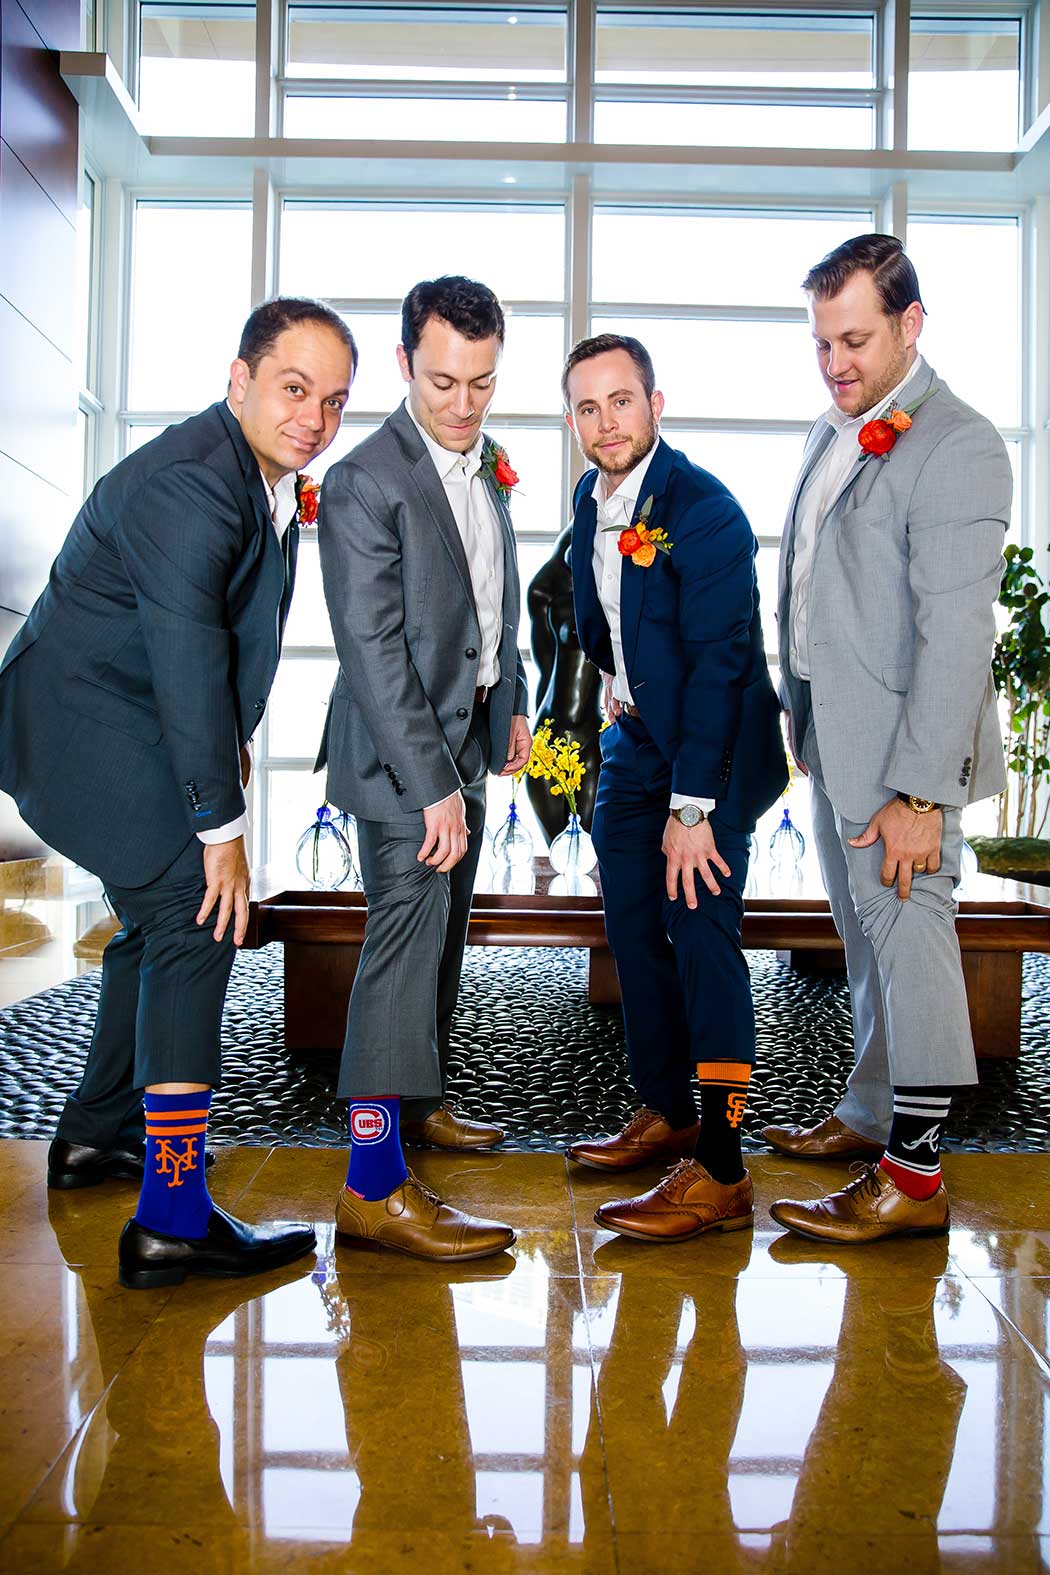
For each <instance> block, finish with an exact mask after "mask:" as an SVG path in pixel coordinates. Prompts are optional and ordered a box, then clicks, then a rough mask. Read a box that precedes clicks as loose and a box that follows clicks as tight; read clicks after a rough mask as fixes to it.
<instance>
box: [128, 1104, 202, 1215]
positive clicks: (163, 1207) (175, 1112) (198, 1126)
mask: <svg viewBox="0 0 1050 1575" xmlns="http://www.w3.org/2000/svg"><path fill="white" fill-rule="evenodd" d="M211 1092H212V1091H211V1089H210V1088H206V1089H205V1090H204V1092H203V1093H197V1094H151V1093H149V1092H148V1091H147V1093H146V1095H145V1097H144V1099H143V1104H144V1105H145V1107H146V1172H145V1175H144V1176H143V1178H142V1192H141V1193H140V1195H139V1206H138V1208H137V1209H136V1210H135V1219H136V1220H137V1221H138V1223H139V1224H140V1225H144V1226H145V1227H146V1229H147V1230H156V1231H160V1232H162V1234H163V1235H165V1236H188V1237H190V1238H192V1239H193V1240H194V1241H196V1240H199V1239H200V1237H202V1236H203V1235H204V1234H205V1232H206V1231H207V1229H208V1221H209V1220H210V1219H211V1211H212V1206H213V1205H212V1201H211V1197H210V1196H209V1194H208V1183H207V1181H206V1180H205V1177H204V1135H205V1133H206V1132H207V1130H208V1111H209V1109H210V1108H211Z"/></svg>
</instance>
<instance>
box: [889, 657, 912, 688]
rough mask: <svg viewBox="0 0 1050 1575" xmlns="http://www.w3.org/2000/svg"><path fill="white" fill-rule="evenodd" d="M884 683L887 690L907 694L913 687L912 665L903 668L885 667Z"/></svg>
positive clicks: (905, 665)
mask: <svg viewBox="0 0 1050 1575" xmlns="http://www.w3.org/2000/svg"><path fill="white" fill-rule="evenodd" d="M882 681H883V683H884V684H885V685H886V688H887V689H892V690H894V692H895V693H897V694H902V695H904V694H907V692H908V690H909V689H910V687H911V663H910V662H909V663H906V664H904V665H902V666H895V667H884V668H883V669H882Z"/></svg>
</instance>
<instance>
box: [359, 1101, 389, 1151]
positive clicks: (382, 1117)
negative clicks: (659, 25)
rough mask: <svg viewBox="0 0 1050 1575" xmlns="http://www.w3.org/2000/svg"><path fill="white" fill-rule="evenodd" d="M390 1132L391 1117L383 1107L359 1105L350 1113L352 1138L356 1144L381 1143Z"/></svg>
mask: <svg viewBox="0 0 1050 1575" xmlns="http://www.w3.org/2000/svg"><path fill="white" fill-rule="evenodd" d="M389 1131H390V1116H389V1115H388V1113H387V1112H386V1111H385V1110H384V1109H383V1107H382V1105H357V1106H356V1107H355V1108H354V1109H353V1110H351V1112H350V1137H351V1140H352V1141H353V1142H354V1143H381V1142H382V1141H383V1139H384V1138H385V1137H386V1135H387V1133H388V1132H389Z"/></svg>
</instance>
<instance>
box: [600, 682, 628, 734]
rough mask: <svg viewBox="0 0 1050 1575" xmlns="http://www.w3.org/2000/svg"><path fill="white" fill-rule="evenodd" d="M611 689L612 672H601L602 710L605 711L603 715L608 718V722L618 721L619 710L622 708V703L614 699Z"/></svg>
mask: <svg viewBox="0 0 1050 1575" xmlns="http://www.w3.org/2000/svg"><path fill="white" fill-rule="evenodd" d="M612 689H613V675H612V673H603V674H602V710H603V711H604V712H605V715H606V717H607V718H608V720H609V721H610V722H618V721H619V720H620V712H621V711H622V710H623V704H622V702H621V701H619V700H617V699H615V697H614V696H613V692H612Z"/></svg>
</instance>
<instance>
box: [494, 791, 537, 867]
mask: <svg viewBox="0 0 1050 1575" xmlns="http://www.w3.org/2000/svg"><path fill="white" fill-rule="evenodd" d="M492 859H493V862H494V863H495V864H496V865H500V864H530V863H531V862H532V833H531V831H530V830H529V828H528V826H526V825H525V824H524V823H523V821H522V818H521V816H520V815H519V814H518V806H517V804H515V802H514V800H513V799H511V801H510V810H509V812H508V814H507V818H506V820H505V821H504V822H503V824H502V826H500V828H499V830H498V831H497V832H496V835H495V836H494V837H493V839H492Z"/></svg>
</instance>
